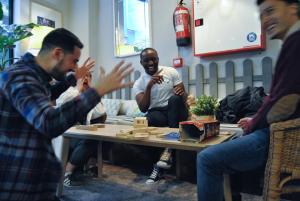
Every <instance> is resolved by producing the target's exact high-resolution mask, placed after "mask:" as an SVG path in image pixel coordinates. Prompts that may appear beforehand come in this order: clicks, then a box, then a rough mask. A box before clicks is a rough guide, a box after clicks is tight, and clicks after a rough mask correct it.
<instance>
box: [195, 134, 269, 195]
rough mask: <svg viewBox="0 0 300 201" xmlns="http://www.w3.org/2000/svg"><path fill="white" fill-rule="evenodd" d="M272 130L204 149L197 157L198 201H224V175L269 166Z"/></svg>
mask: <svg viewBox="0 0 300 201" xmlns="http://www.w3.org/2000/svg"><path fill="white" fill-rule="evenodd" d="M269 134H270V131H269V129H268V128H265V129H261V130H256V131H254V132H253V133H251V134H249V135H246V136H242V137H240V138H237V139H234V140H231V141H227V142H224V143H221V144H218V145H214V146H211V147H208V148H207V149H204V150H203V151H201V152H199V153H198V155H197V188H198V201H223V194H224V193H223V174H232V173H235V172H237V171H239V172H243V171H248V170H252V169H255V168H258V167H261V166H263V165H265V163H266V161H267V157H268V148H269Z"/></svg>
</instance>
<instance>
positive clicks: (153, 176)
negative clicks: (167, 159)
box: [146, 165, 161, 184]
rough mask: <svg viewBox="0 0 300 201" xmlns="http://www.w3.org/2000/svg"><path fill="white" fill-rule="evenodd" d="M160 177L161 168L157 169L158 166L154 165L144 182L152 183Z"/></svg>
mask: <svg viewBox="0 0 300 201" xmlns="http://www.w3.org/2000/svg"><path fill="white" fill-rule="evenodd" d="M160 178H161V170H160V169H159V167H157V166H156V165H154V168H153V170H152V173H151V175H150V176H149V178H148V179H147V180H146V184H153V183H155V182H157V181H158V180H159V179H160Z"/></svg>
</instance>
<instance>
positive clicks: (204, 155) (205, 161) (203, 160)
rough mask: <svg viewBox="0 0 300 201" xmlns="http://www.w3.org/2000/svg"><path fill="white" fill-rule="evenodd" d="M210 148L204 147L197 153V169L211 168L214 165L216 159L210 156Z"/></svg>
mask: <svg viewBox="0 0 300 201" xmlns="http://www.w3.org/2000/svg"><path fill="white" fill-rule="evenodd" d="M210 155H211V153H210V152H209V150H207V149H204V150H203V151H201V152H199V153H198V154H197V169H203V168H209V167H213V166H214V161H213V160H212V157H210Z"/></svg>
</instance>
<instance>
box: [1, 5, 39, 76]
mask: <svg viewBox="0 0 300 201" xmlns="http://www.w3.org/2000/svg"><path fill="white" fill-rule="evenodd" d="M2 19H3V10H2V3H1V2H0V21H1V20H2ZM35 26H37V25H36V24H34V23H29V24H26V25H16V24H10V25H6V24H0V72H1V71H2V70H3V69H4V68H5V67H6V66H7V65H8V64H9V62H10V60H13V59H14V58H11V59H7V54H8V52H9V50H10V49H12V48H14V47H15V43H16V42H17V41H20V40H23V39H25V38H27V37H30V36H32V33H31V29H32V28H33V27H35Z"/></svg>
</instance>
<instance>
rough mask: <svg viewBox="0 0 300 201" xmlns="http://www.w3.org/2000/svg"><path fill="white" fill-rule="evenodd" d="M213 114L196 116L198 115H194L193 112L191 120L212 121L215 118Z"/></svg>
mask: <svg viewBox="0 0 300 201" xmlns="http://www.w3.org/2000/svg"><path fill="white" fill-rule="evenodd" d="M215 119H216V118H215V115H201V116H198V115H195V114H192V116H191V120H207V121H213V120H215Z"/></svg>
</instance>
